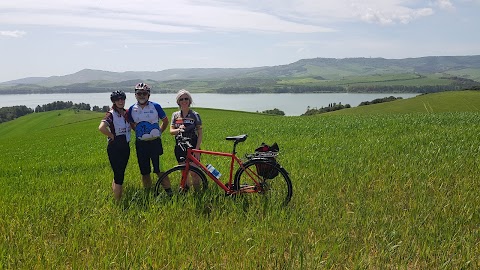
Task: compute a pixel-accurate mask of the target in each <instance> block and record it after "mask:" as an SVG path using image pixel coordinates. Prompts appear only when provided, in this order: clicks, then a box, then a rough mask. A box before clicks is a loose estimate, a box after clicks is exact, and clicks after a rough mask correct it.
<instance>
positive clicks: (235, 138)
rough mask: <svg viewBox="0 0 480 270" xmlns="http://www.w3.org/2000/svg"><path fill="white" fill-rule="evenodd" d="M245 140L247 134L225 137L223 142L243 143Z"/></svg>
mask: <svg viewBox="0 0 480 270" xmlns="http://www.w3.org/2000/svg"><path fill="white" fill-rule="evenodd" d="M246 139H247V134H242V135H237V136H231V137H226V138H225V140H227V141H237V142H244V141H245V140H246Z"/></svg>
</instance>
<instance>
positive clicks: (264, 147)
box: [255, 143, 279, 179]
mask: <svg viewBox="0 0 480 270" xmlns="http://www.w3.org/2000/svg"><path fill="white" fill-rule="evenodd" d="M278 151H279V148H278V144H277V143H273V144H272V145H271V146H269V145H268V144H265V143H262V144H261V145H260V147H258V148H257V149H255V156H256V157H259V158H265V159H268V160H271V161H273V163H277V161H276V156H277V155H278ZM255 166H256V167H257V173H258V175H260V176H262V177H264V178H266V179H273V178H275V177H277V175H278V170H277V169H275V167H273V166H272V165H270V164H255Z"/></svg>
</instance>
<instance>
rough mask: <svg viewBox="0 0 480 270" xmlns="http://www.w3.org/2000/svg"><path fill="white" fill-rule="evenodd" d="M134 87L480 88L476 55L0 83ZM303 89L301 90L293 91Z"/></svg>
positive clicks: (79, 88) (66, 88) (26, 87)
mask: <svg viewBox="0 0 480 270" xmlns="http://www.w3.org/2000/svg"><path fill="white" fill-rule="evenodd" d="M138 81H146V82H148V83H150V84H151V85H152V86H154V91H158V92H171V91H176V90H178V89H180V88H188V89H190V90H192V91H194V92H216V91H221V90H224V89H229V88H230V89H231V88H237V90H238V91H240V92H245V91H248V89H247V88H257V89H258V91H275V90H277V91H286V92H292V91H293V92H295V91H304V92H305V91H307V92H308V91H317V92H322V91H330V92H331V91H342V89H343V90H345V91H348V90H349V88H352V87H360V91H367V90H368V89H366V88H365V87H367V88H368V87H377V88H378V87H384V86H393V87H395V89H400V88H401V86H406V87H411V86H412V85H413V86H416V87H418V86H420V87H422V86H434V87H435V86H436V87H437V88H438V87H443V88H442V89H441V90H445V89H446V88H448V87H449V86H452V89H458V88H459V87H460V88H462V89H465V88H468V87H472V86H476V85H479V84H480V55H474V56H428V57H420V58H406V59H384V58H344V59H336V58H314V59H302V60H299V61H297V62H294V63H291V64H286V65H279V66H266V67H254V68H190V69H188V68H186V69H167V70H162V71H127V72H111V71H103V70H92V69H84V70H81V71H79V72H76V73H73V74H69V75H65V76H52V77H45V78H40V77H34V78H33V77H32V78H24V79H19V80H14V81H8V82H3V83H0V94H1V93H3V94H6V93H9V94H13V93H47V92H50V93H55V92H106V91H110V90H111V89H131V87H132V86H133V85H135V83H136V82H138ZM463 86H465V87H463ZM302 87H303V88H304V89H300V90H298V89H299V88H302ZM305 87H307V88H313V89H305ZM362 87H363V88H362ZM292 88H295V89H292ZM364 88H365V89H364ZM279 89H280V90H279ZM250 90H251V89H250ZM255 91H257V90H255ZM428 92H431V91H428Z"/></svg>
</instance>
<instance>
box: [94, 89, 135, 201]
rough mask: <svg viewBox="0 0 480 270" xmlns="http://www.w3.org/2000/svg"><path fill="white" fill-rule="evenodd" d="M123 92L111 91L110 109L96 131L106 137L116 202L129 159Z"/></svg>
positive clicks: (128, 135) (128, 134)
mask: <svg viewBox="0 0 480 270" xmlns="http://www.w3.org/2000/svg"><path fill="white" fill-rule="evenodd" d="M126 98H127V96H126V95H125V93H124V92H123V91H118V90H117V91H113V92H112V94H111V95H110V100H111V101H112V103H113V105H112V108H111V109H110V110H109V111H108V112H107V113H106V114H105V117H104V118H103V119H102V121H101V122H100V125H99V126H98V130H99V131H100V132H101V133H103V134H104V135H105V136H107V141H108V145H107V154H108V160H109V161H110V166H111V167H112V170H113V182H112V191H113V197H114V198H115V200H116V201H117V202H118V201H120V199H121V197H122V193H123V186H122V185H123V181H124V178H125V169H126V168H127V164H128V159H129V158H130V145H129V142H130V132H131V128H130V124H129V123H128V121H127V119H126V114H127V112H126V110H125V108H124V107H125V99H126Z"/></svg>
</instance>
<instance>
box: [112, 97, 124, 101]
mask: <svg viewBox="0 0 480 270" xmlns="http://www.w3.org/2000/svg"><path fill="white" fill-rule="evenodd" d="M119 100H125V98H123V97H119V98H115V99H113V101H119Z"/></svg>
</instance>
